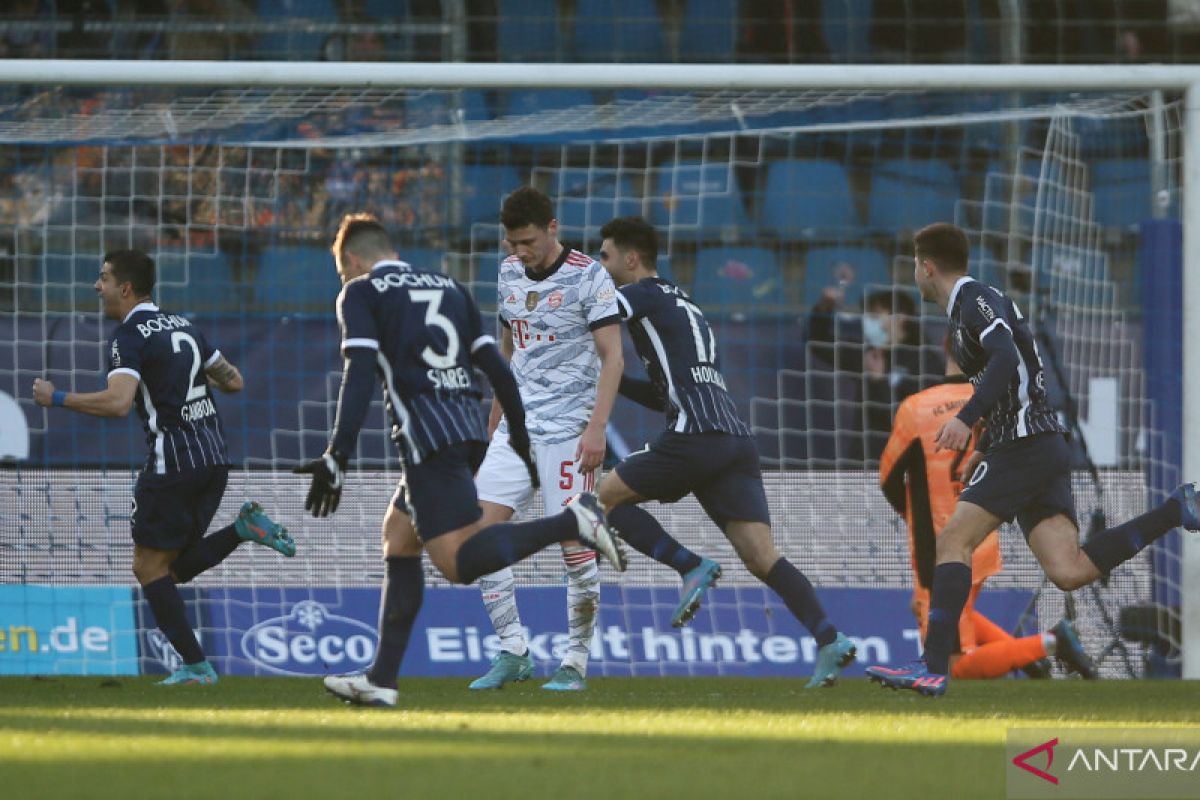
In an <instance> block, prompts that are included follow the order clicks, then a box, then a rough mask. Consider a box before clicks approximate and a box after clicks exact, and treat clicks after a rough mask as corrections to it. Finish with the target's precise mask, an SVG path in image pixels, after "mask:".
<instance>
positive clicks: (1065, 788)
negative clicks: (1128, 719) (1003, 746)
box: [1006, 728, 1200, 800]
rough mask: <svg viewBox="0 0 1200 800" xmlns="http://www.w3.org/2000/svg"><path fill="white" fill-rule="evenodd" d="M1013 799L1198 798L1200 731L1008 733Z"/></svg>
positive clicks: (1007, 775) (1089, 730) (1031, 731)
mask: <svg viewBox="0 0 1200 800" xmlns="http://www.w3.org/2000/svg"><path fill="white" fill-rule="evenodd" d="M1007 755H1008V765H1007V767H1006V777H1007V781H1006V783H1007V787H1008V797H1010V798H1055V799H1057V798H1063V800H1066V799H1067V798H1072V799H1073V798H1089V799H1093V798H1094V799H1096V800H1099V799H1100V798H1184V797H1196V796H1197V795H1196V786H1197V782H1198V781H1200V729H1197V728H1142V729H1138V728H1125V729H1105V728H1087V729H1077V730H1065V731H1053V732H1049V731H1037V730H1010V731H1009V732H1008V752H1007Z"/></svg>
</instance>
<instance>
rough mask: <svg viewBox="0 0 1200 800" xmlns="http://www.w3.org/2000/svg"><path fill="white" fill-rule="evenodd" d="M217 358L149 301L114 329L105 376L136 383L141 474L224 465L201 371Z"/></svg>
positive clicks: (196, 333)
mask: <svg viewBox="0 0 1200 800" xmlns="http://www.w3.org/2000/svg"><path fill="white" fill-rule="evenodd" d="M220 357H221V351H220V350H217V349H215V348H213V347H212V346H210V345H209V343H208V340H207V339H206V338H205V337H204V334H203V333H202V332H201V331H200V329H199V328H197V327H196V326H194V325H192V323H191V322H190V321H189V320H188V319H186V318H184V317H181V316H179V315H178V314H167V313H164V312H162V311H160V310H159V308H158V306H156V305H154V304H153V303H139V304H138V305H137V306H136V307H135V308H134V309H133V310H132V311H130V312H129V315H128V316H126V317H125V320H124V321H123V322H122V323H121V324H120V325H118V326H117V329H116V331H114V333H113V338H112V345H111V346H110V349H109V355H108V362H109V364H108V365H109V373H108V374H109V375H110V376H112V375H122V374H123V375H130V376H132V377H134V378H136V379H137V380H138V393H137V395H136V396H135V398H134V403H135V405H136V407H137V412H138V416H139V417H140V418H141V420H142V427H143V428H144V429H145V431H146V443H147V445H149V449H150V452H149V455H148V456H147V458H146V465H145V470H146V472H148V473H153V474H158V475H166V474H170V473H175V472H182V471H184V470H189V469H197V468H199V467H209V466H218V465H222V464H228V463H229V456H228V454H227V452H226V449H225V434H224V432H223V430H222V428H221V418H220V416H219V415H218V414H217V406H216V404H215V403H214V402H213V396H212V392H211V391H210V389H209V386H208V376H207V374H206V373H205V369H207V368H208V367H210V366H212V365H213V364H214V363H216V361H217V359H219V358H220Z"/></svg>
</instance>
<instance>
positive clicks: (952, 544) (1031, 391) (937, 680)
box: [867, 222, 1200, 697]
mask: <svg viewBox="0 0 1200 800" xmlns="http://www.w3.org/2000/svg"><path fill="white" fill-rule="evenodd" d="M913 246H914V253H915V259H914V260H915V269H916V282H917V286H918V287H919V288H920V290H921V295H922V297H924V298H925V299H926V300H928V301H930V302H934V303H937V304H938V305H939V306H940V307H941V308H943V309H945V311H946V314H947V315H948V316H949V318H950V331H949V333H950V338H951V355H952V356H953V358H954V360H955V362H957V364H958V365H959V367H961V368H962V371H963V372H964V373H965V374H966V375H967V377H968V378H969V379H970V381H971V384H972V385H973V386H974V387H975V394H974V395H973V396H972V398H971V400H970V401H968V402H967V404H966V405H965V406H963V408H962V409H961V410H960V411H959V412H958V414H957V415H956V416H955V417H952V418H951V419H950V420H948V421H947V422H946V424H945V425H943V426H942V428H941V430H940V431H939V432H938V435H937V440H936V443H937V447H938V448H939V449H951V450H963V449H964V448H966V446H967V442H968V440H969V439H970V435H971V427H972V426H973V425H974V424H975V423H976V422H978V421H979V420H984V421H985V430H984V433H983V435H982V437H981V438H980V442H979V444H978V445H977V447H976V451H975V453H974V454H973V455H972V457H971V461H970V462H968V470H964V474H967V472H968V471H969V474H970V476H971V477H970V478H969V479H968V481H967V486H966V488H965V489H964V490H963V492H962V494H961V495H959V499H958V504H957V505H956V506H955V509H954V513H953V514H952V515H951V517H950V520H949V522H947V523H946V527H945V528H944V529H943V531H942V534H941V535H940V536H939V537H938V539H937V566H936V567H935V569H934V574H933V586H932V590H931V593H930V601H929V624H928V630H927V633H926V635H925V657H924V659H923V660H920V661H916V662H913V663H911V664H908V665H905V666H903V667H900V668H892V667H884V666H876V667H870V668H868V669H867V675H868V677H870V678H871V679H872V680H874V681H876V682H878V683H881V684H883V685H884V686H887V687H890V688H894V689H911V690H913V691H916V692H918V693H920V694H923V695H928V696H934V697H936V696H940V695H942V694H944V693H945V691H946V688H947V686H948V680H949V679H948V677H947V675H948V673H949V658H950V654H951V653H953V652H954V651H956V650H957V649H958V642H957V638H958V619H959V616H960V615H961V614H962V610H963V606H964V604H965V603H966V600H967V596H968V594H969V593H970V590H971V567H970V566H969V565H970V563H971V555H972V553H973V552H974V550H975V547H976V546H977V545H978V544H979V543H980V542H981V541H983V539H984V537H986V536H987V534H988V533H989V532H991V531H993V530H995V529H996V528H997V527H998V526H999V525H1000V523H1001V522H1009V521H1012V520H1013V519H1014V518H1015V519H1016V520H1017V522H1018V524H1020V526H1021V529H1022V531H1024V533H1025V539H1026V541H1027V542H1028V544H1029V549H1030V550H1032V551H1033V554H1034V555H1035V556H1036V557H1037V560H1038V562H1039V563H1040V564H1041V565H1042V569H1044V570H1045V572H1046V577H1048V578H1049V579H1050V580H1051V581H1053V582H1054V585H1055V586H1057V587H1058V588H1060V589H1062V590H1063V591H1067V592H1069V591H1072V590H1074V589H1078V588H1080V587H1082V586H1087V585H1088V584H1089V583H1091V582H1092V581H1095V580H1097V579H1099V578H1101V577H1103V576H1105V575H1108V574H1109V573H1110V572H1111V571H1112V570H1113V569H1114V568H1116V567H1117V566H1118V565H1119V564H1121V563H1123V562H1125V561H1128V560H1129V559H1131V558H1133V557H1134V556H1135V555H1137V554H1138V553H1139V552H1141V551H1142V550H1143V549H1144V548H1146V547H1147V546H1149V545H1150V544H1151V543H1152V542H1154V541H1155V540H1157V539H1158V538H1159V537H1161V536H1162V535H1163V534H1165V533H1167V532H1168V531H1170V530H1173V529H1174V528H1177V527H1179V526H1181V525H1182V526H1183V527H1185V528H1187V529H1188V530H1193V531H1194V530H1200V500H1198V498H1197V494H1196V486H1195V485H1194V484H1184V485H1183V486H1180V487H1179V488H1178V489H1176V490H1175V491H1174V492H1172V493H1171V495H1170V497H1168V498H1167V500H1166V502H1165V503H1163V504H1162V505H1160V506H1158V507H1157V508H1154V509H1152V510H1150V511H1149V512H1147V513H1145V514H1143V515H1142V516H1140V517H1136V518H1134V519H1132V520H1130V521H1129V522H1126V523H1125V524H1123V525H1118V526H1116V527H1114V528H1109V529H1108V530H1105V531H1101V532H1100V533H1096V534H1093V535H1092V536H1090V537H1089V538H1088V541H1087V543H1086V544H1084V545H1083V546H1082V547H1080V545H1079V524H1078V522H1077V520H1076V516H1075V499H1074V497H1073V495H1072V491H1071V452H1070V448H1069V446H1068V444H1067V439H1066V435H1065V431H1064V429H1063V427H1062V425H1061V423H1059V421H1058V415H1057V414H1056V413H1055V410H1054V409H1053V408H1052V407H1051V406H1050V404H1049V402H1048V401H1047V398H1046V389H1045V377H1044V373H1043V368H1042V361H1041V357H1040V356H1039V355H1038V349H1037V344H1036V343H1035V342H1034V339H1033V335H1032V333H1031V332H1030V329H1029V323H1028V321H1027V320H1026V319H1025V317H1024V316H1023V315H1022V314H1021V311H1020V309H1018V308H1017V306H1016V305H1015V304H1014V303H1013V302H1012V300H1010V299H1009V298H1008V297H1006V296H1004V295H1003V294H1001V293H1000V292H998V291H996V290H995V289H993V288H992V287H990V286H985V285H984V284H982V283H980V282H979V281H977V280H975V279H974V278H971V277H970V276H969V275H967V259H968V257H969V253H970V248H969V244H968V240H967V235H966V233H964V232H963V230H962V229H961V228H958V227H955V226H954V225H951V224H949V223H943V222H939V223H934V224H932V225H929V226H927V227H925V228H923V229H921V230H920V231H918V232H917V233H916V235H915V236H914V238H913Z"/></svg>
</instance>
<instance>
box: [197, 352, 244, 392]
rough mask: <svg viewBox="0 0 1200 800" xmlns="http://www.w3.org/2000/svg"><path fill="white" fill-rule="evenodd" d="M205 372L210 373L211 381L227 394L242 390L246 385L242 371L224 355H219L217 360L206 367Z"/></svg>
mask: <svg viewBox="0 0 1200 800" xmlns="http://www.w3.org/2000/svg"><path fill="white" fill-rule="evenodd" d="M204 372H205V374H206V375H208V381H209V383H210V384H212V385H213V386H215V387H216V388H218V389H220V390H221V391H222V392H225V393H226V394H230V393H233V392H240V391H241V390H242V387H243V386H244V385H245V383H244V382H243V381H242V373H241V371H240V370H238V368H237V367H235V366H234V365H233V364H231V363H230V362H229V360H228V359H226V358H225V356H223V355H222V356H217V360H216V361H214V362H213V363H212V364H210V365H209V366H208V367H206V368H205V370H204Z"/></svg>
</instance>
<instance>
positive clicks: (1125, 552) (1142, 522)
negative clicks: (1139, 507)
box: [1083, 499, 1182, 575]
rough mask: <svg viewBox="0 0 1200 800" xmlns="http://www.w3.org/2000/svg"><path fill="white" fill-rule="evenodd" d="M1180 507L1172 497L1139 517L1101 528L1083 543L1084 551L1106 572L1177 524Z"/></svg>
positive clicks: (1102, 572)
mask: <svg viewBox="0 0 1200 800" xmlns="http://www.w3.org/2000/svg"><path fill="white" fill-rule="evenodd" d="M1181 516H1182V510H1181V509H1180V508H1179V502H1178V501H1177V500H1174V499H1171V500H1168V501H1167V502H1165V503H1163V504H1162V505H1161V506H1159V507H1158V508H1156V509H1153V510H1152V511H1147V512H1146V513H1145V514H1142V515H1141V516H1140V517H1134V518H1133V519H1131V520H1129V522H1126V523H1125V524H1124V525H1118V526H1116V527H1115V528H1109V529H1108V530H1104V531H1101V532H1100V533H1097V534H1095V535H1094V536H1091V537H1090V538H1089V539H1088V540H1087V542H1085V543H1084V545H1083V552H1084V553H1086V554H1087V557H1088V558H1090V559H1091V560H1092V563H1093V564H1095V565H1096V569H1098V570H1100V574H1102V575H1107V574H1108V573H1110V572H1112V571H1113V570H1114V569H1116V567H1117V566H1118V565H1119V564H1123V563H1125V562H1126V561H1128V560H1129V559H1131V558H1133V557H1134V556H1136V555H1137V554H1138V553H1140V552H1142V550H1143V549H1145V547H1146V546H1147V545H1149V544H1150V543H1151V542H1153V541H1155V540H1156V539H1158V538H1159V537H1160V536H1162V535H1163V534H1164V533H1166V532H1167V531H1169V530H1172V529H1174V528H1178V527H1179V525H1180V517H1181Z"/></svg>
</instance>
